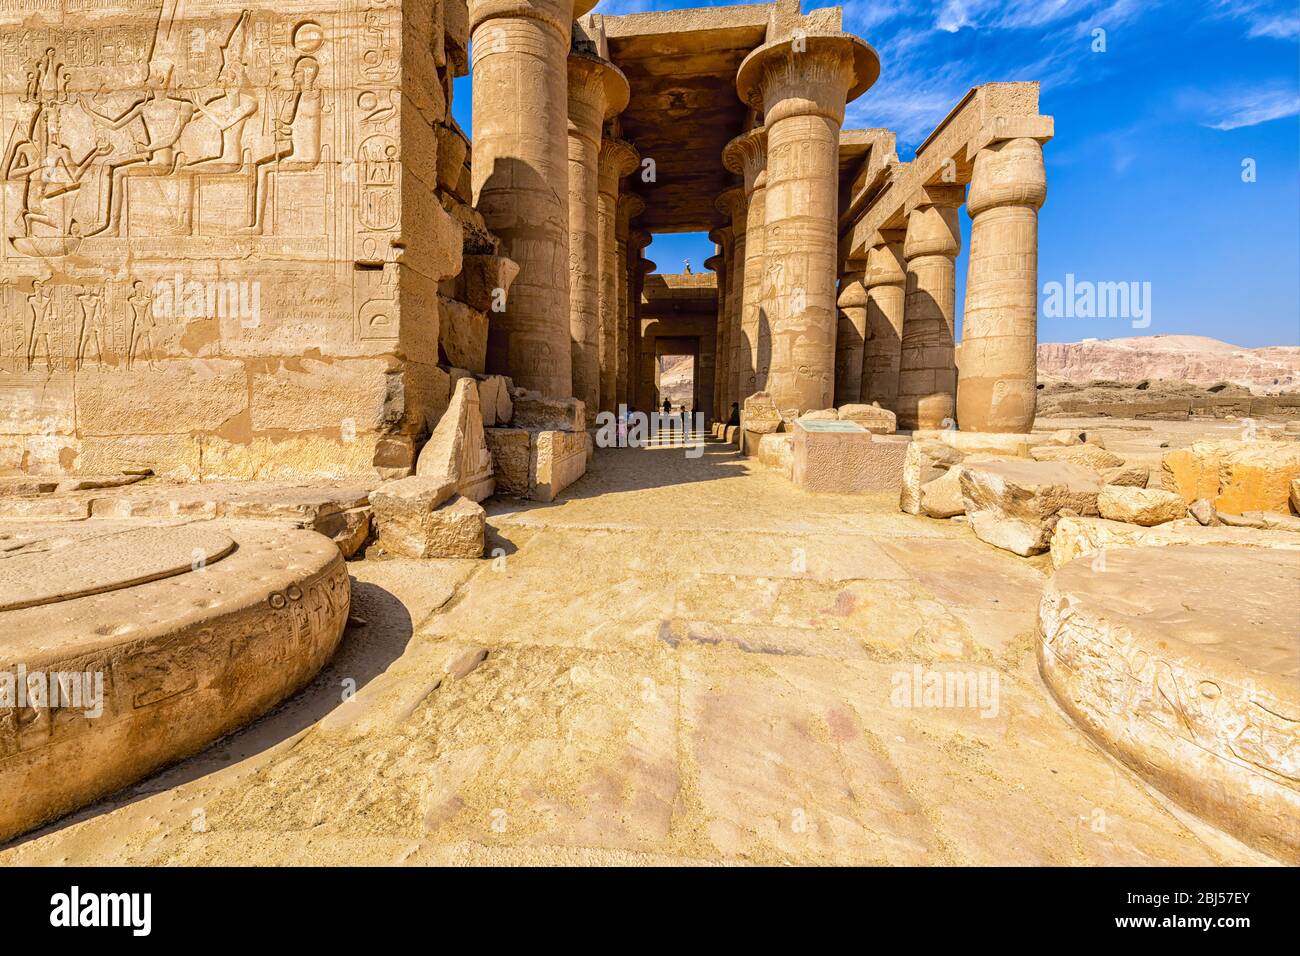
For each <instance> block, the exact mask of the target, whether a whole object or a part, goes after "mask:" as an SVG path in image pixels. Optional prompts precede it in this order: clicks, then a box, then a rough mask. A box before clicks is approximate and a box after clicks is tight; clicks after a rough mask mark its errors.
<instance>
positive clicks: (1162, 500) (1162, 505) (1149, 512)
mask: <svg viewBox="0 0 1300 956" xmlns="http://www.w3.org/2000/svg"><path fill="white" fill-rule="evenodd" d="M1097 511H1098V513H1099V514H1100V515H1101V516H1102V517H1103V518H1109V519H1110V520H1112V521H1128V522H1130V523H1132V524H1140V525H1145V526H1147V527H1150V526H1151V525H1157V524H1164V523H1165V522H1166V521H1177V520H1178V519H1179V518H1185V517H1187V502H1185V501H1183V499H1182V498H1181V497H1180V496H1179V495H1176V494H1174V493H1173V492H1172V491H1162V490H1161V489H1159V488H1125V487H1121V486H1119V485H1107V486H1106V487H1104V488H1102V489H1101V494H1100V495H1098V496H1097Z"/></svg>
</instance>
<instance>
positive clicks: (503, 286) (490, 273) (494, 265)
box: [459, 255, 519, 315]
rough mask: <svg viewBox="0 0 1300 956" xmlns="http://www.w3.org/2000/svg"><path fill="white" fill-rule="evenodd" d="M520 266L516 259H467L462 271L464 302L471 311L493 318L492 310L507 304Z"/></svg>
mask: <svg viewBox="0 0 1300 956" xmlns="http://www.w3.org/2000/svg"><path fill="white" fill-rule="evenodd" d="M517 275H519V266H518V264H517V263H516V262H515V261H514V260H513V259H507V258H506V257H505V256H497V255H467V256H465V257H464V263H463V265H462V267H461V274H460V279H459V282H460V284H461V287H462V289H463V292H462V298H463V300H464V302H465V303H466V304H467V305H468V306H469V307H470V308H472V309H478V310H479V311H480V312H485V313H487V314H489V315H491V313H492V311H493V307H494V306H497V307H498V308H499V307H501V306H502V305H503V304H504V303H505V302H506V301H507V293H509V291H510V286H511V284H512V283H513V282H514V281H515V276H517Z"/></svg>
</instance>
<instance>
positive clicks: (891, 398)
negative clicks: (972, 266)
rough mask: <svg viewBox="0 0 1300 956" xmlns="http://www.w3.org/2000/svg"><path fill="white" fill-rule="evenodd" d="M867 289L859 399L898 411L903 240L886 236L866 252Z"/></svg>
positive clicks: (904, 280)
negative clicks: (886, 237) (864, 339)
mask: <svg viewBox="0 0 1300 956" xmlns="http://www.w3.org/2000/svg"><path fill="white" fill-rule="evenodd" d="M862 285H863V287H864V288H865V290H866V296H867V304H866V329H867V331H866V341H865V343H864V346H863V353H862V392H861V395H862V398H861V400H862V401H863V402H864V403H866V404H868V405H869V404H871V403H872V402H879V403H880V407H881V408H887V409H889V410H890V411H892V412H897V411H898V374H899V366H900V362H901V359H902V353H903V303H904V299H905V294H906V287H907V270H906V267H905V266H904V260H903V243H902V242H901V241H900V240H898V239H885V238H884V237H882V238H881V241H880V242H878V243H876V244H875V245H873V246H872V247H871V249H870V250H868V252H867V263H866V271H865V272H864V273H863V276H862Z"/></svg>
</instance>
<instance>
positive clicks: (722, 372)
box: [709, 226, 735, 421]
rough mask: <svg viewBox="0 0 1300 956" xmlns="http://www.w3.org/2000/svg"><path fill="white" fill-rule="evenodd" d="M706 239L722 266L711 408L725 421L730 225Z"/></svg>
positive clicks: (731, 267) (727, 408)
mask: <svg viewBox="0 0 1300 956" xmlns="http://www.w3.org/2000/svg"><path fill="white" fill-rule="evenodd" d="M709 238H710V239H712V240H713V243H714V246H715V247H716V248H717V250H718V257H719V258H720V259H721V260H722V267H721V269H720V270H719V271H718V328H717V335H716V337H715V340H716V342H717V345H716V351H715V353H714V354H715V355H716V356H717V359H716V362H717V365H716V366H715V368H714V373H713V408H714V415H715V417H717V418H718V419H720V420H722V421H726V418H727V415H728V414H729V413H730V411H731V403H730V402H729V401H728V400H727V396H728V395H729V394H730V393H731V386H730V381H731V378H730V377H731V351H730V349H731V329H730V328H729V327H728V325H727V317H728V316H729V315H730V314H731V313H730V312H729V311H728V310H729V309H730V307H731V306H730V300H729V299H728V296H729V295H730V283H731V276H732V272H733V271H734V270H735V266H734V264H733V262H732V253H733V249H732V245H733V242H732V233H731V227H730V226H720V227H718V228H716V229H714V230H712V231H711V232H710V233H709Z"/></svg>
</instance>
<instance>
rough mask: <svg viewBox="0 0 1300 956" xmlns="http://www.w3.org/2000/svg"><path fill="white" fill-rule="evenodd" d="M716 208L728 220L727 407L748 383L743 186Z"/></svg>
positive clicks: (740, 396)
mask: <svg viewBox="0 0 1300 956" xmlns="http://www.w3.org/2000/svg"><path fill="white" fill-rule="evenodd" d="M715 205H716V206H717V208H718V211H719V212H720V213H722V214H723V215H724V216H726V217H727V219H728V221H729V222H730V223H731V268H730V269H728V270H727V365H728V366H729V368H728V370H727V394H726V395H725V396H724V397H723V401H724V402H725V403H726V407H727V409H728V410H730V408H731V403H732V402H740V403H741V404H744V401H745V395H744V394H742V391H741V390H742V389H743V388H744V387H745V386H746V385H747V384H748V382H749V375H748V365H749V351H748V349H744V347H743V342H744V338H743V334H742V332H741V328H740V318H741V306H742V304H743V299H744V289H745V257H746V252H745V244H746V242H747V241H748V236H747V235H746V228H747V222H748V210H747V209H746V206H745V187H744V186H733V187H732V188H730V189H728V190H726V191H725V192H723V193H722V195H720V196H718V200H717V202H716V203H715Z"/></svg>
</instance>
